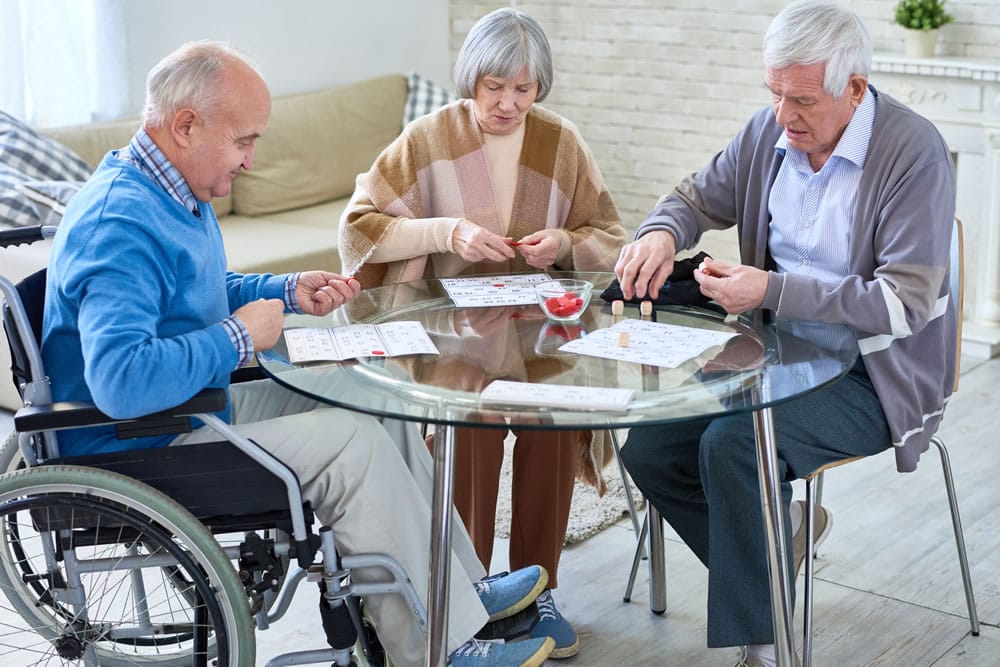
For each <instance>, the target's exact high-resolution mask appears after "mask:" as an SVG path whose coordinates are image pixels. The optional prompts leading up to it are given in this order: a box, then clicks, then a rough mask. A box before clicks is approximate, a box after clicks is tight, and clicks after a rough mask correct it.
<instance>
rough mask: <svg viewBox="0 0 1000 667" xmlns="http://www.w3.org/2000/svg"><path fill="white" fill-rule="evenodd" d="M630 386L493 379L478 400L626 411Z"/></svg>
mask: <svg viewBox="0 0 1000 667" xmlns="http://www.w3.org/2000/svg"><path fill="white" fill-rule="evenodd" d="M634 393H635V391H634V390H632V389H607V388H605V387H578V386H573V385H568V386H567V385H562V384H542V383H537V382H513V381H511V380H494V381H493V382H491V383H490V385H489V386H488V387H486V389H483V391H482V393H481V394H480V395H479V401H480V403H505V404H507V405H540V406H543V407H550V408H569V409H571V410H609V411H612V410H613V411H615V412H625V411H627V410H628V404H629V401H631V400H632V394H634Z"/></svg>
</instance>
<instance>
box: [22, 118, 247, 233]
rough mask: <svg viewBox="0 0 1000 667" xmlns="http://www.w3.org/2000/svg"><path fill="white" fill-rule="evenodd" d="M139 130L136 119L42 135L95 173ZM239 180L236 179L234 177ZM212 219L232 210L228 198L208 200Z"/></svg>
mask: <svg viewBox="0 0 1000 667" xmlns="http://www.w3.org/2000/svg"><path fill="white" fill-rule="evenodd" d="M138 129H139V119H138V118H129V119H127V120H116V121H112V122H109V123H91V124H89V125H71V126H66V127H50V128H46V129H44V130H42V132H43V133H44V134H45V135H46V136H48V137H50V138H52V139H54V140H55V141H58V142H59V143H61V144H64V145H65V146H68V147H69V148H71V149H72V150H74V151H76V153H77V154H79V155H80V157H82V158H83V159H84V160H86V161H87V164H89V165H90V167H91V168H92V169H96V168H97V165H99V164H100V163H101V160H103V159H104V156H105V155H107V153H108V151H110V150H114V149H116V148H123V147H125V146H128V143H129V142H130V141H132V136H133V135H134V134H135V131H136V130H138ZM237 178H239V176H237ZM212 208H213V209H215V215H217V216H218V217H220V218H221V217H222V216H224V215H226V214H228V213H229V212H231V211H232V210H233V200H232V195H226V196H225V197H220V198H219V199H214V200H212Z"/></svg>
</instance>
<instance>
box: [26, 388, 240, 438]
mask: <svg viewBox="0 0 1000 667" xmlns="http://www.w3.org/2000/svg"><path fill="white" fill-rule="evenodd" d="M225 407H226V392H225V390H223V389H204V390H202V391H200V392H198V393H197V394H195V395H194V396H193V397H191V398H190V399H189V400H187V401H185V402H184V403H181V404H180V405H178V406H176V407H173V408H171V409H169V410H163V411H162V412H156V413H153V414H151V415H146V416H144V417H139V418H138V419H114V418H113V417H109V416H108V415H106V414H104V413H103V412H101V411H100V410H98V409H97V406H95V405H94V404H93V403H91V402H88V401H61V402H58V403H53V404H51V405H32V406H28V407H24V408H21V409H20V410H18V411H17V412H16V413H14V429H15V430H16V431H18V432H25V431H47V430H59V429H64V428H80V427H86V426H101V425H105V424H122V423H136V425H141V424H143V423H146V422H150V423H157V424H160V423H163V422H164V420H171V421H172V420H174V418H179V417H188V416H190V415H195V414H200V413H203V412H218V411H219V410H222V409H223V408H225Z"/></svg>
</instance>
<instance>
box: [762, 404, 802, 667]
mask: <svg viewBox="0 0 1000 667" xmlns="http://www.w3.org/2000/svg"><path fill="white" fill-rule="evenodd" d="M754 437H755V439H756V442H757V474H758V477H759V479H760V502H761V510H762V512H763V514H764V532H765V538H766V540H767V559H768V576H769V578H770V580H771V616H772V619H773V621H774V646H775V656H776V657H777V659H778V667H791V666H792V665H793V664H794V662H793V660H794V658H793V656H794V655H795V644H794V643H793V641H792V627H793V626H792V609H791V604H790V602H789V600H790V595H789V576H788V567H787V564H786V561H785V526H784V523H783V522H782V513H781V480H779V479H778V452H777V446H776V444H775V435H774V415H773V413H772V412H771V409H770V408H763V409H761V410H757V411H756V412H754Z"/></svg>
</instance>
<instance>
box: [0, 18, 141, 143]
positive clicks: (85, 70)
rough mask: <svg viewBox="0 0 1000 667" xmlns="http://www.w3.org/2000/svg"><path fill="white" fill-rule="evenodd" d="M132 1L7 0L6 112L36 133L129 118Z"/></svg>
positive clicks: (0, 27)
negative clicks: (127, 19)
mask: <svg viewBox="0 0 1000 667" xmlns="http://www.w3.org/2000/svg"><path fill="white" fill-rule="evenodd" d="M125 1H126V0H0V45H2V46H0V110H3V111H6V112H7V113H9V114H10V115H12V116H15V117H17V118H20V119H22V120H24V121H26V122H27V123H29V124H30V125H33V126H36V127H53V126H58V125H74V124H80V123H90V122H93V121H100V120H109V119H113V118H122V117H124V116H127V115H129V114H130V113H134V110H131V109H128V108H127V104H128V99H129V90H128V70H127V63H126V53H127V48H126V47H127V45H126V41H125V40H126V34H125Z"/></svg>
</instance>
